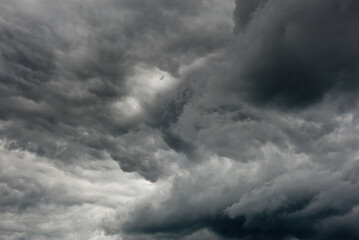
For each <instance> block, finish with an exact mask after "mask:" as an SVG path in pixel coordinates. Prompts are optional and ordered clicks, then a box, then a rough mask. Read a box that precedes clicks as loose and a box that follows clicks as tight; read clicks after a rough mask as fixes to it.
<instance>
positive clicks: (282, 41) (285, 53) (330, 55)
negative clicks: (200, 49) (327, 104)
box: [232, 0, 359, 107]
mask: <svg viewBox="0 0 359 240" xmlns="http://www.w3.org/2000/svg"><path fill="white" fill-rule="evenodd" d="M358 9H359V5H358V3H357V2H355V1H347V2H343V1H327V0H323V1H315V2H312V1H285V2H281V1H250V2H247V1H236V9H235V10H234V22H235V23H236V31H237V34H238V38H239V43H238V44H239V45H238V46H237V47H238V54H239V55H240V57H239V60H238V61H239V64H238V65H237V66H238V68H239V70H238V71H239V73H238V75H237V76H236V79H235V80H234V82H237V84H239V85H241V83H240V82H241V81H242V80H244V81H245V83H244V85H247V87H248V95H249V98H250V99H252V100H253V101H255V102H257V103H260V104H267V105H270V104H274V105H279V106H282V107H283V106H284V107H303V106H308V105H310V104H312V103H315V102H318V101H320V100H321V99H322V98H323V96H324V95H325V94H326V93H327V92H328V91H356V90H357V87H358V81H357V79H358V70H357V69H358V65H359V59H358V53H359V49H358V46H357V44H356V42H358V40H359V28H358V25H357V24H356V22H357V21H358V14H357V12H358ZM234 82H233V83H232V86H233V85H234V84H235V83H234ZM237 90H238V91H241V90H242V89H240V88H239V89H237Z"/></svg>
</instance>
